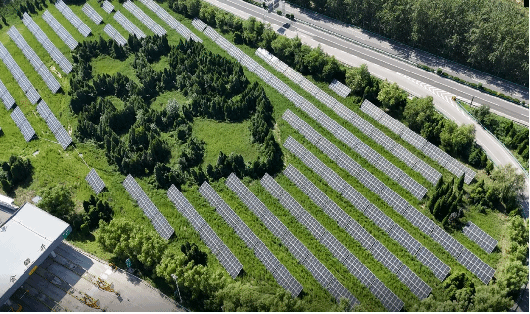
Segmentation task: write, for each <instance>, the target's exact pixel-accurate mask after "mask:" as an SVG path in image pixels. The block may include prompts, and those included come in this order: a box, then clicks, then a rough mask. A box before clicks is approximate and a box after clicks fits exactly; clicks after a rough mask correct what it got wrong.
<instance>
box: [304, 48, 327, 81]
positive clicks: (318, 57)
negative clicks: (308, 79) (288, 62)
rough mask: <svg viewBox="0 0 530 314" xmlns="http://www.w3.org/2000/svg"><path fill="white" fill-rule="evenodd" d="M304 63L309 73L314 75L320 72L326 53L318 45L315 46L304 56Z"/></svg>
mask: <svg viewBox="0 0 530 314" xmlns="http://www.w3.org/2000/svg"><path fill="white" fill-rule="evenodd" d="M304 63H305V64H306V67H307V69H308V70H309V73H311V74H315V75H319V74H321V73H322V70H323V69H324V66H325V65H326V55H325V54H324V51H323V50H322V48H321V47H320V45H319V46H318V47H317V48H314V49H311V52H310V53H308V54H307V55H305V56H304Z"/></svg>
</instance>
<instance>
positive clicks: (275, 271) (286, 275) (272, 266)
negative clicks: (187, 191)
mask: <svg viewBox="0 0 530 314" xmlns="http://www.w3.org/2000/svg"><path fill="white" fill-rule="evenodd" d="M199 192H200V193H201V195H202V196H203V197H204V198H205V199H206V200H207V201H208V202H209V203H210V205H211V206H212V207H214V208H215V209H216V210H217V212H218V213H219V215H220V216H221V217H223V219H224V220H225V221H226V222H227V223H228V224H229V225H230V227H232V229H234V231H235V232H236V234H237V235H238V236H239V237H240V238H241V239H243V241H245V243H247V246H248V247H249V249H251V250H253V251H254V254H255V255H256V257H257V258H258V259H259V260H260V261H261V262H262V263H263V265H264V266H265V267H266V268H267V270H269V271H270V272H271V274H272V275H273V277H274V278H275V279H276V281H277V282H278V284H279V285H281V286H282V287H283V288H284V289H285V290H287V291H289V292H291V294H292V296H293V297H297V296H298V295H299V294H300V292H302V285H301V284H300V283H299V282H298V281H297V280H296V279H295V278H294V277H293V275H291V273H290V272H289V270H287V268H285V266H284V265H283V264H282V263H281V262H280V261H279V260H278V259H277V258H276V256H274V254H273V253H272V252H271V251H270V250H269V248H267V246H265V244H264V243H263V242H262V241H261V240H260V239H259V238H258V237H257V236H256V235H255V234H254V232H252V230H251V229H250V228H249V227H248V226H247V225H246V224H245V222H243V220H241V218H239V216H237V214H236V213H235V212H234V211H233V210H232V209H231V208H230V206H228V204H226V203H225V201H224V200H223V199H222V198H221V197H220V196H219V195H218V194H217V193H216V192H215V190H214V189H213V188H212V187H211V186H210V185H209V184H208V183H207V182H204V183H203V184H202V185H201V187H200V188H199Z"/></svg>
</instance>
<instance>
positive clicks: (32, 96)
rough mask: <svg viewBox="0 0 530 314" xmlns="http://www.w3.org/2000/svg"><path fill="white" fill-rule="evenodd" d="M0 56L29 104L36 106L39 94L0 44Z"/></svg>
mask: <svg viewBox="0 0 530 314" xmlns="http://www.w3.org/2000/svg"><path fill="white" fill-rule="evenodd" d="M0 55H1V58H2V61H3V62H4V64H5V65H6V67H7V68H8V69H9V71H10V72H11V74H12V75H13V77H14V78H15V80H16V81H17V82H18V85H19V86H20V88H21V89H22V91H23V92H25V93H26V96H27V97H28V99H29V101H30V103H31V104H36V103H37V101H38V100H39V98H40V95H39V93H37V91H36V90H35V88H34V87H33V85H31V83H30V82H29V80H28V78H27V77H26V75H25V74H24V72H23V71H22V69H21V68H20V67H19V66H18V64H17V63H16V62H15V59H13V57H12V56H11V54H10V53H9V51H7V49H6V48H5V47H4V45H3V44H2V43H1V42H0Z"/></svg>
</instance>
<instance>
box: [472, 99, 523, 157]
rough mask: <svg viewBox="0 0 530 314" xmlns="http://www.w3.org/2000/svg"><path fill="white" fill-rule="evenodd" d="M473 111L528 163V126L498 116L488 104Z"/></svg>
mask: <svg viewBox="0 0 530 314" xmlns="http://www.w3.org/2000/svg"><path fill="white" fill-rule="evenodd" d="M472 113H473V115H474V116H475V118H476V119H477V121H478V122H479V123H480V124H482V125H483V126H484V127H485V128H486V129H488V130H489V131H490V132H492V133H493V134H494V135H495V137H497V138H498V139H499V140H500V141H501V142H502V143H503V144H504V145H506V147H508V148H509V149H512V150H514V151H515V153H517V154H518V155H520V156H521V157H522V158H523V160H524V162H525V163H528V128H527V127H522V126H519V125H515V124H514V123H513V121H510V120H508V119H499V118H496V117H495V115H493V114H492V113H491V112H490V108H489V106H486V105H482V106H480V107H478V108H474V109H472ZM527 167H528V166H527Z"/></svg>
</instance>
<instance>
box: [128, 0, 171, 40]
mask: <svg viewBox="0 0 530 314" xmlns="http://www.w3.org/2000/svg"><path fill="white" fill-rule="evenodd" d="M123 7H124V8H125V10H127V11H129V12H130V13H131V14H132V15H134V17H136V18H137V19H138V20H139V21H140V22H142V24H144V25H145V26H147V28H149V29H150V30H151V31H152V32H153V33H155V34H156V35H158V36H163V35H165V34H166V30H165V29H164V28H163V27H162V26H160V25H159V24H158V23H156V22H155V21H153V19H151V18H150V17H149V16H148V15H147V14H145V12H144V11H143V10H142V9H140V8H139V7H138V6H136V4H134V3H132V2H131V1H126V2H124V3H123ZM155 13H156V12H155Z"/></svg>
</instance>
